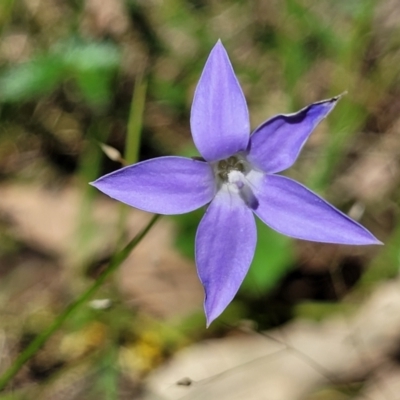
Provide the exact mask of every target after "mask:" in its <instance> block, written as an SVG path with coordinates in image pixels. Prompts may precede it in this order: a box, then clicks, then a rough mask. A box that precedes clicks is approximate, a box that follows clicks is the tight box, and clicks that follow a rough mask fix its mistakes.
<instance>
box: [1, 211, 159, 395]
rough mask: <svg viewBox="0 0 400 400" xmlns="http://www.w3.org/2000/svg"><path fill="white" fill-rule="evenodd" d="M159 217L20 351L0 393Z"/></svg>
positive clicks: (105, 278)
mask: <svg viewBox="0 0 400 400" xmlns="http://www.w3.org/2000/svg"><path fill="white" fill-rule="evenodd" d="M159 217H160V215H157V214H156V215H154V216H153V217H152V219H151V220H150V222H149V223H148V224H147V225H146V226H145V227H144V228H143V229H142V230H141V231H140V232H139V233H138V234H137V235H136V236H135V237H134V238H133V239H132V240H131V241H130V242H129V243H128V244H127V245H126V246H125V247H124V248H123V249H122V250H120V251H119V252H117V253H116V254H115V255H114V257H113V258H112V260H111V262H110V264H109V265H108V267H107V268H105V269H104V271H103V272H102V273H101V274H100V275H99V277H98V278H97V279H96V281H95V282H94V283H93V284H92V285H91V286H89V288H88V289H87V290H86V291H85V292H83V293H82V295H81V296H80V297H78V299H76V300H75V301H74V302H72V303H71V304H70V305H69V306H68V307H67V308H66V309H65V310H64V311H63V312H62V313H61V314H60V315H59V316H58V317H57V318H56V319H55V320H54V322H53V323H52V324H51V325H50V326H49V327H48V328H47V329H45V330H44V331H43V332H42V333H41V334H40V335H38V336H36V338H35V339H33V340H32V342H31V343H30V344H29V345H28V346H27V347H26V348H25V349H24V350H23V351H22V353H21V354H20V355H19V356H18V357H17V359H16V360H15V361H14V362H13V364H12V365H11V366H10V367H9V368H8V369H7V370H6V371H5V372H4V374H3V375H2V376H1V377H0V391H2V390H3V389H4V388H5V387H6V386H7V384H8V383H9V382H10V381H11V379H13V378H14V376H15V375H16V374H17V373H18V371H19V370H20V369H21V368H22V367H23V366H24V365H25V363H26V362H27V361H29V360H30V359H31V358H32V357H33V356H34V355H35V354H36V353H37V352H38V351H39V349H40V348H42V347H43V345H44V344H45V343H46V342H47V341H48V340H49V339H50V337H51V336H52V335H53V334H54V333H55V332H56V331H57V330H58V329H59V328H60V327H61V326H62V325H63V323H64V322H65V321H66V320H67V319H68V318H70V317H71V316H72V315H73V314H74V313H75V312H76V311H77V310H78V309H79V308H80V307H81V306H83V305H84V304H85V303H87V301H88V300H89V299H90V298H91V297H92V296H93V294H94V293H95V292H96V291H97V290H98V289H99V288H100V287H101V286H102V285H103V283H104V282H105V281H106V280H107V278H108V277H109V276H110V275H112V274H113V272H115V271H116V270H117V269H118V267H119V266H120V265H121V264H122V263H123V262H124V261H125V260H126V259H127V257H128V256H129V254H130V252H131V251H132V250H133V249H134V248H135V247H136V246H137V245H138V244H139V243H140V241H141V240H142V239H143V238H144V237H145V236H146V234H147V233H148V232H149V230H150V229H151V228H152V227H153V225H154V224H155V223H156V222H157V220H158V218H159Z"/></svg>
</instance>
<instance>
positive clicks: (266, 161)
mask: <svg viewBox="0 0 400 400" xmlns="http://www.w3.org/2000/svg"><path fill="white" fill-rule="evenodd" d="M340 98H341V96H337V97H333V98H332V99H329V100H323V101H320V102H318V103H314V104H311V105H309V106H308V107H306V108H303V109H302V110H300V111H299V112H297V113H295V114H286V115H285V114H282V115H277V116H275V117H273V118H271V119H269V120H268V121H266V122H264V123H263V124H262V125H260V126H259V127H258V128H257V129H256V130H255V131H254V133H253V134H252V135H251V137H250V146H249V155H248V160H249V161H250V162H251V163H253V164H254V165H255V166H257V167H258V168H260V169H262V170H263V171H265V172H267V173H270V174H273V173H275V172H280V171H283V170H285V169H287V168H289V167H291V166H292V165H293V163H294V162H295V161H296V159H297V157H298V155H299V153H300V151H301V149H302V147H303V145H304V143H305V142H306V141H307V139H308V137H309V136H310V134H311V133H312V131H313V130H314V129H315V127H316V126H317V125H318V124H319V123H320V121H321V120H322V119H324V118H325V117H326V116H327V115H328V114H329V112H330V111H331V110H332V109H333V108H334V107H335V105H336V103H337V102H338V100H339V99H340Z"/></svg>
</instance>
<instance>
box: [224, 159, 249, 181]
mask: <svg viewBox="0 0 400 400" xmlns="http://www.w3.org/2000/svg"><path fill="white" fill-rule="evenodd" d="M231 171H239V172H244V171H245V166H244V162H243V160H241V159H240V158H238V157H236V156H231V157H229V158H227V159H226V160H221V161H219V162H218V164H217V175H218V177H219V178H221V179H222V180H223V181H224V182H228V180H229V173H230V172H231Z"/></svg>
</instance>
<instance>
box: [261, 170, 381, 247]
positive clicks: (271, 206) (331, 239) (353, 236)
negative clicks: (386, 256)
mask: <svg viewBox="0 0 400 400" xmlns="http://www.w3.org/2000/svg"><path fill="white" fill-rule="evenodd" d="M254 190H255V195H256V196H257V198H258V200H259V206H258V208H257V209H256V210H255V213H256V214H257V216H258V217H259V218H260V219H261V220H262V221H263V222H265V223H266V224H267V225H268V226H270V227H271V228H273V229H275V230H276V231H278V232H280V233H283V234H284V235H288V236H292V237H295V238H298V239H305V240H312V241H316V242H325V243H339V244H353V245H366V244H380V242H379V240H377V239H376V238H375V237H374V236H373V235H372V234H371V233H370V232H369V231H367V230H366V229H365V228H364V227H362V226H361V225H360V224H359V223H357V222H355V221H353V220H352V219H351V218H349V217H348V216H347V215H345V214H343V213H342V212H341V211H339V210H337V209H336V208H334V207H333V206H331V205H330V204H329V203H328V202H326V201H325V200H324V199H322V198H321V197H319V196H317V195H316V194H315V193H313V192H312V191H311V190H309V189H307V188H306V187H304V186H303V185H301V184H300V183H298V182H295V181H293V180H291V179H289V178H286V177H284V176H279V175H264V177H263V178H262V179H261V180H259V181H258V182H257V183H254Z"/></svg>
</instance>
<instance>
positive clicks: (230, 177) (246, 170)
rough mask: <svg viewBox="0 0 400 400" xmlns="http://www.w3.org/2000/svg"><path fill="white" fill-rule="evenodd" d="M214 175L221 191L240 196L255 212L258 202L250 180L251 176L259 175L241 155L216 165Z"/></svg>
mask: <svg viewBox="0 0 400 400" xmlns="http://www.w3.org/2000/svg"><path fill="white" fill-rule="evenodd" d="M214 173H215V177H216V178H217V182H218V187H219V190H224V191H225V190H227V191H229V192H230V193H231V194H232V195H238V196H240V197H241V198H242V199H243V201H244V202H245V203H246V204H247V205H248V206H249V207H250V208H251V209H253V210H256V209H257V207H258V200H257V198H256V197H255V195H254V193H253V189H252V187H251V184H250V182H249V180H248V177H249V176H250V175H254V174H259V172H257V171H255V170H253V168H252V166H251V165H250V164H249V162H248V161H247V160H246V159H245V158H244V157H243V156H241V155H234V156H230V157H229V158H227V159H225V160H221V161H218V162H217V163H215V164H214Z"/></svg>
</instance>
